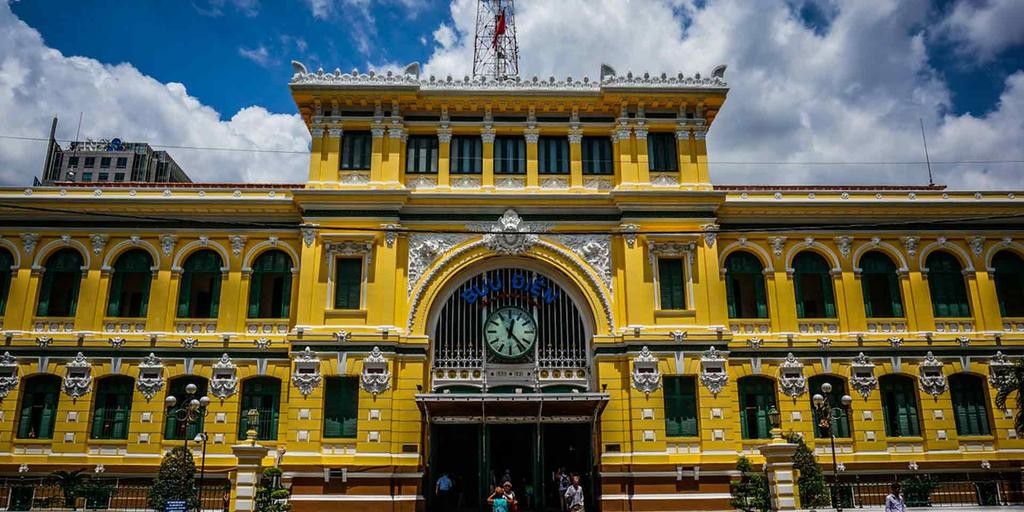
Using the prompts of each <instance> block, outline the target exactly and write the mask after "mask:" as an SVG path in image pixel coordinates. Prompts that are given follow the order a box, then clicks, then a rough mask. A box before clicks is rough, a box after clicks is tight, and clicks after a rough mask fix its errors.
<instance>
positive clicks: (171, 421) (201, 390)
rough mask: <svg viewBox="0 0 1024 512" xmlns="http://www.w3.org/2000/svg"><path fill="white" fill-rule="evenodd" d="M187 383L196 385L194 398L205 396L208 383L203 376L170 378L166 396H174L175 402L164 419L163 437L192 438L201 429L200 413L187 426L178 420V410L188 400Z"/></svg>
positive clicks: (201, 418) (201, 419)
mask: <svg viewBox="0 0 1024 512" xmlns="http://www.w3.org/2000/svg"><path fill="white" fill-rule="evenodd" d="M189 384H195V385H196V394H195V398H197V399H198V398H200V397H203V396H205V395H206V393H207V391H208V390H209V383H208V382H207V380H206V379H204V378H203V377H197V376H195V375H184V376H181V377H175V378H174V379H171V382H170V385H169V386H168V389H167V396H173V397H174V398H176V399H177V404H176V405H175V406H174V408H173V409H170V410H169V411H167V416H166V418H165V419H164V439H177V440H181V439H194V438H195V437H196V434H198V433H200V432H202V431H203V416H202V415H200V416H199V418H198V419H197V420H196V421H195V422H193V423H190V424H188V425H187V426H186V424H185V422H184V421H179V420H178V416H177V414H178V411H179V410H180V409H181V408H182V407H184V406H185V404H187V403H188V401H189V397H188V393H187V392H186V391H185V387H186V386H188V385H189Z"/></svg>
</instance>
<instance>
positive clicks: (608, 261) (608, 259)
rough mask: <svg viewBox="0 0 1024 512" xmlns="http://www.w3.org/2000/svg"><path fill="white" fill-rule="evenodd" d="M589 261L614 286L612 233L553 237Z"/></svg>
mask: <svg viewBox="0 0 1024 512" xmlns="http://www.w3.org/2000/svg"><path fill="white" fill-rule="evenodd" d="M553 238H555V239H556V240H557V241H558V242H559V243H561V244H562V245H564V246H566V247H568V248H569V249H570V250H572V252H574V253H576V254H577V255H578V256H579V257H580V258H581V259H582V260H583V261H585V262H587V264H588V265H590V266H591V268H593V269H594V270H595V271H597V275H599V276H601V281H602V282H604V285H605V287H606V288H608V289H609V290H611V288H612V237H611V236H610V235H558V236H555V237H553Z"/></svg>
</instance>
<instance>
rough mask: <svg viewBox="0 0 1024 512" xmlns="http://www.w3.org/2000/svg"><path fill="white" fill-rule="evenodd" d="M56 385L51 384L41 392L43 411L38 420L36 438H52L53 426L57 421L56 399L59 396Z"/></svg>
mask: <svg viewBox="0 0 1024 512" xmlns="http://www.w3.org/2000/svg"><path fill="white" fill-rule="evenodd" d="M58 393H59V391H58V390H57V386H52V387H51V389H48V390H47V391H46V392H45V393H44V394H43V411H42V415H41V416H40V420H39V431H38V432H37V433H36V438H38V439H53V427H54V424H55V423H56V422H57V403H58V402H57V400H58V399H59V398H60V395H59V394H58Z"/></svg>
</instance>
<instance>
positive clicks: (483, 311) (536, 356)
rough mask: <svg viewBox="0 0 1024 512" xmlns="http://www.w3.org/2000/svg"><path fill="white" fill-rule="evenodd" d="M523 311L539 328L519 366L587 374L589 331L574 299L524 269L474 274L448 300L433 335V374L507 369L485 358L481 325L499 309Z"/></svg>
mask: <svg viewBox="0 0 1024 512" xmlns="http://www.w3.org/2000/svg"><path fill="white" fill-rule="evenodd" d="M507 306H514V307H517V308H520V309H522V310H524V311H527V312H528V313H529V314H530V315H532V316H533V319H534V321H535V322H536V324H537V339H536V342H535V343H534V345H533V351H532V353H530V354H528V356H527V357H526V358H525V359H524V360H522V361H519V363H534V364H535V366H537V367H539V368H585V367H586V366H587V330H586V328H585V324H584V321H583V317H582V316H581V314H580V311H579V308H578V307H577V306H576V303H575V302H574V301H573V299H572V298H571V297H570V296H569V294H567V293H566V292H565V290H564V289H562V287H561V286H559V285H558V283H557V282H556V281H554V280H552V279H551V278H549V277H547V276H545V275H543V274H541V273H539V272H536V271H533V270H528V269H518V268H498V269H494V270H488V271H486V272H482V273H480V274H477V275H475V276H473V277H471V278H469V279H467V280H466V281H465V282H464V283H462V284H461V285H459V287H458V288H456V289H455V291H454V292H453V293H452V294H451V296H449V297H448V299H447V301H446V302H445V303H444V306H442V308H441V311H440V312H439V314H438V317H437V325H436V327H435V329H434V339H433V345H434V354H433V355H434V357H433V367H434V368H435V369H455V368H459V369H465V368H469V369H480V368H483V367H484V366H485V365H486V364H497V363H508V362H509V361H498V360H496V359H495V357H494V356H493V354H488V350H487V346H486V344H485V343H484V330H483V325H484V321H485V320H486V318H487V316H488V315H489V314H490V313H491V312H493V311H495V310H497V309H500V308H503V307H507Z"/></svg>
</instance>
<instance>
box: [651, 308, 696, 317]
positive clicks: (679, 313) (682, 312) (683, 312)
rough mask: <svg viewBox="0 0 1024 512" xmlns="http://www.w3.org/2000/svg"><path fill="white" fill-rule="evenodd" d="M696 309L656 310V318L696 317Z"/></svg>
mask: <svg viewBox="0 0 1024 512" xmlns="http://www.w3.org/2000/svg"><path fill="white" fill-rule="evenodd" d="M695 316H697V310H696V309H655V310H654V318H670V317H695Z"/></svg>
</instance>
